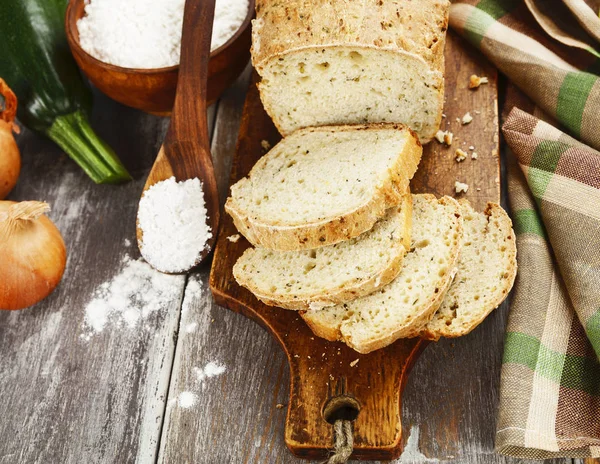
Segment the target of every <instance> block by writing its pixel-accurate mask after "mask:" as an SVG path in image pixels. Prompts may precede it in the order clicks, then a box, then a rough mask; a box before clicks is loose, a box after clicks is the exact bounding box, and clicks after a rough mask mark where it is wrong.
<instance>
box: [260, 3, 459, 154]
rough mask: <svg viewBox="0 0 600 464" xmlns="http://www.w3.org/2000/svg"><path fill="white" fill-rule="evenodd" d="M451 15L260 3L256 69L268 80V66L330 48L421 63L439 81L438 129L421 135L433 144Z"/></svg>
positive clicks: (430, 7)
mask: <svg viewBox="0 0 600 464" xmlns="http://www.w3.org/2000/svg"><path fill="white" fill-rule="evenodd" d="M449 9H450V2H449V1H448V0H419V1H407V0H386V1H380V0H367V2H362V3H360V4H358V2H356V3H353V2H347V1H341V0H337V1H335V0H334V1H331V0H313V1H311V2H306V1H305V0H288V1H286V2H280V1H274V0H257V2H256V13H257V18H256V19H255V20H253V22H252V48H251V53H252V63H253V65H254V67H255V68H256V70H257V71H258V73H259V74H260V75H261V76H263V74H264V71H265V67H266V64H267V63H268V62H272V61H278V60H282V59H284V57H285V55H288V54H292V53H297V52H310V51H311V50H319V49H324V48H341V49H350V50H356V49H361V48H368V49H375V50H380V51H384V52H386V53H393V54H395V55H397V58H398V59H399V60H407V59H413V60H416V61H418V62H419V66H422V68H423V69H426V70H427V72H429V73H431V74H435V75H437V76H436V77H437V79H436V84H435V85H434V88H436V89H437V93H438V98H437V107H436V108H435V123H434V125H433V126H432V129H431V130H430V131H428V132H427V133H422V134H420V135H421V142H422V143H428V142H429V141H431V139H432V138H433V137H434V135H435V131H436V130H437V128H438V127H439V125H440V122H441V118H442V110H443V104H444V102H443V100H444V46H445V41H446V30H447V29H448V14H449ZM258 88H259V91H260V94H261V99H262V101H263V104H264V107H265V110H266V111H267V113H268V114H269V116H270V117H271V119H272V120H273V122H274V123H275V126H276V127H277V129H278V130H279V132H280V133H281V134H282V135H288V132H287V131H286V130H285V129H284V127H283V126H282V123H281V121H280V120H279V118H278V115H277V112H276V111H275V108H274V107H273V105H272V104H271V102H270V101H269V99H268V98H265V92H264V86H263V85H261V83H259V84H258ZM340 122H341V121H340ZM404 122H406V121H404ZM331 123H336V121H332V122H331Z"/></svg>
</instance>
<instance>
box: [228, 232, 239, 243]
mask: <svg viewBox="0 0 600 464" xmlns="http://www.w3.org/2000/svg"><path fill="white" fill-rule="evenodd" d="M239 239H240V234H234V235H230V236H229V237H227V240H229V241H230V242H232V243H237V241H238V240H239Z"/></svg>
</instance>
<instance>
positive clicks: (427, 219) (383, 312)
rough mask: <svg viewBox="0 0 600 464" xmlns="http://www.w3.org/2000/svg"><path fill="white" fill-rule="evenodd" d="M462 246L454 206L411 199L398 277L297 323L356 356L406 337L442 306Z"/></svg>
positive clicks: (418, 197)
mask: <svg viewBox="0 0 600 464" xmlns="http://www.w3.org/2000/svg"><path fill="white" fill-rule="evenodd" d="M461 240H462V218H461V215H460V206H459V204H458V203H457V202H456V200H454V199H452V198H450V197H443V198H441V199H439V200H438V199H436V198H435V197H434V196H433V195H413V219H412V232H411V249H410V251H409V253H408V254H407V255H406V257H405V258H404V260H403V262H402V269H401V270H400V274H399V275H398V277H396V279H395V280H393V281H392V282H391V283H389V284H388V285H386V286H385V287H383V288H382V289H380V290H378V291H376V292H374V293H372V294H370V295H368V296H365V297H362V298H359V299H356V300H354V301H351V302H349V303H346V304H343V305H338V306H334V307H332V308H325V309H322V310H320V311H306V312H303V313H302V317H303V318H304V320H305V321H306V322H307V324H308V325H309V326H310V328H311V329H312V330H313V332H314V333H315V334H316V335H318V336H320V337H323V338H326V339H328V340H332V341H333V340H340V341H343V342H345V343H346V344H347V345H349V346H350V347H351V348H353V349H355V350H356V351H358V352H359V353H369V352H371V351H373V350H376V349H379V348H383V347H384V346H387V345H389V344H390V343H392V342H394V341H395V340H397V339H398V338H402V337H407V336H410V335H412V334H413V333H414V332H415V331H416V330H418V329H420V328H422V326H423V325H424V324H425V323H426V322H427V321H429V320H430V319H431V316H432V315H433V313H434V312H435V311H436V310H437V309H438V307H439V305H440V304H441V302H442V299H443V298H444V294H445V293H446V290H447V289H448V287H449V286H450V283H451V282H452V278H453V276H454V273H455V271H456V268H455V266H456V263H457V260H458V255H459V251H460V245H461Z"/></svg>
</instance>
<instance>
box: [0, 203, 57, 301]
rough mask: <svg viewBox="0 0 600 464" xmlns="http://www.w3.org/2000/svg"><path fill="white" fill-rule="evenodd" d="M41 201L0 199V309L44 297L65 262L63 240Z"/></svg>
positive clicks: (46, 204) (45, 205)
mask: <svg viewBox="0 0 600 464" xmlns="http://www.w3.org/2000/svg"><path fill="white" fill-rule="evenodd" d="M48 211H50V207H49V206H48V203H44V202H41V201H22V202H20V203H16V202H14V201H0V309H22V308H26V307H27V306H31V305H33V304H35V303H37V302H38V301H40V300H43V299H44V298H46V297H47V296H48V295H49V294H50V293H52V290H54V288H55V287H56V286H57V285H58V283H59V282H60V280H61V278H62V275H63V273H64V270H65V265H66V263H67V251H66V248H65V242H64V241H63V238H62V236H61V235H60V232H59V231H58V229H57V228H56V226H55V225H54V223H53V222H52V221H51V220H50V219H48V218H47V217H46V216H45V215H44V213H47V212H48Z"/></svg>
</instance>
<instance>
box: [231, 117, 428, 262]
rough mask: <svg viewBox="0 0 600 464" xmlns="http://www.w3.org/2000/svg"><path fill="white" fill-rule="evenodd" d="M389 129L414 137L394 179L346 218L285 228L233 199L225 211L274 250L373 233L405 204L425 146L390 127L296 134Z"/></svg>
mask: <svg viewBox="0 0 600 464" xmlns="http://www.w3.org/2000/svg"><path fill="white" fill-rule="evenodd" d="M386 128H389V129H397V130H407V131H408V132H409V133H410V134H411V136H410V137H408V139H407V142H406V143H405V144H404V148H403V151H402V152H401V153H399V154H398V157H397V158H396V163H395V164H394V165H393V166H392V167H391V168H390V176H389V178H388V179H387V181H386V182H385V183H384V184H383V185H382V186H381V187H380V188H379V189H378V190H377V192H376V194H375V195H374V196H373V197H372V198H371V199H370V200H369V201H368V202H367V203H365V204H363V205H361V206H359V207H358V208H355V209H354V210H351V211H348V212H347V213H346V214H343V215H339V216H334V217H330V218H325V219H323V220H321V221H318V222H314V223H309V224H298V225H282V224H278V223H277V222H274V221H269V222H267V221H264V220H262V221H261V220H258V219H254V218H252V217H251V216H250V214H249V212H247V211H244V210H243V208H242V207H241V206H240V205H238V204H236V201H235V199H234V198H233V197H229V198H228V199H227V202H226V203H225V211H227V213H229V215H230V216H231V217H232V218H233V222H234V224H235V226H236V227H237V229H238V231H239V232H240V233H241V234H242V235H243V236H244V237H246V239H247V240H248V241H249V242H250V243H252V244H253V245H254V246H262V247H265V248H269V249H272V250H279V251H291V250H303V249H314V248H320V247H322V246H327V245H333V244H335V243H339V242H342V241H344V240H350V239H351V238H354V237H357V236H358V235H360V234H362V233H363V232H366V231H367V230H369V229H371V228H372V227H373V225H374V224H375V223H376V222H377V221H378V220H379V219H380V218H382V217H383V216H384V214H385V212H386V210H387V209H388V208H391V207H392V206H396V205H398V204H400V202H401V201H402V198H403V196H404V195H405V194H406V192H407V189H408V184H409V182H410V178H412V176H413V175H414V172H415V171H416V168H417V165H418V164H419V161H420V160H421V153H422V146H421V143H420V142H419V139H418V137H417V136H416V134H415V133H414V132H413V131H412V130H410V129H409V128H408V127H406V126H404V125H402V124H390V123H387V124H386V123H382V124H370V125H365V124H360V125H343V126H324V127H309V128H305V129H300V130H298V131H296V132H295V134H302V133H305V132H306V133H310V132H326V131H331V132H334V131H335V132H338V131H355V130H365V131H372V130H381V129H386ZM265 156H266V155H265ZM259 163H260V161H259ZM259 163H257V165H255V167H254V168H252V171H250V174H249V176H251V175H252V172H253V171H254V169H260V164H259ZM406 172H411V174H410V177H407V176H406V174H405V173H406ZM242 181H243V179H242Z"/></svg>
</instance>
